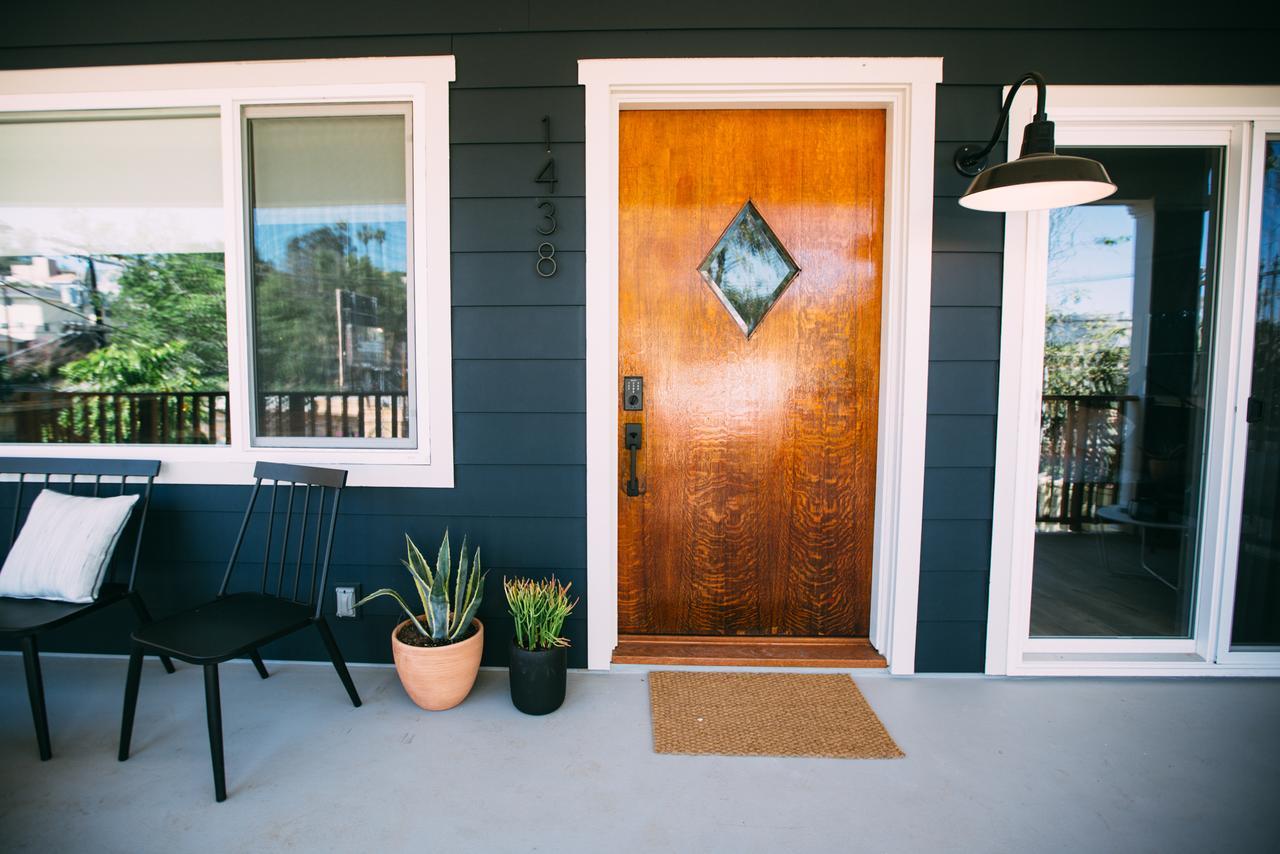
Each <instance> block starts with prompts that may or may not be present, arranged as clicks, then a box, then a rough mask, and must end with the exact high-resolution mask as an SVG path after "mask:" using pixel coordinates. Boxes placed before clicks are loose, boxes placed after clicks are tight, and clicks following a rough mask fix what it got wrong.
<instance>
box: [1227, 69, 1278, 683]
mask: <svg viewBox="0 0 1280 854" xmlns="http://www.w3.org/2000/svg"><path fill="white" fill-rule="evenodd" d="M1272 92H1273V100H1272V103H1273V104H1274V103H1280V90H1275V89H1273V90H1272ZM1269 112H1270V116H1271V117H1270V118H1265V119H1262V118H1260V119H1259V120H1258V121H1255V122H1253V128H1252V139H1251V141H1250V146H1249V158H1248V159H1247V160H1246V161H1245V167H1244V170H1243V171H1244V173H1245V179H1246V180H1247V181H1248V186H1249V187H1250V188H1251V190H1252V192H1251V193H1250V195H1249V200H1248V211H1247V213H1246V216H1245V228H1246V234H1245V248H1244V286H1243V294H1242V295H1241V299H1240V314H1241V320H1240V332H1239V350H1240V367H1239V371H1238V372H1237V376H1236V378H1235V379H1236V384H1235V387H1234V389H1233V395H1234V397H1233V400H1234V403H1235V411H1236V413H1237V415H1238V417H1237V418H1236V419H1235V422H1234V424H1233V431H1232V436H1231V459H1230V460H1229V465H1230V467H1231V472H1232V476H1231V484H1230V491H1229V494H1228V496H1227V501H1228V506H1227V533H1226V542H1225V545H1224V553H1223V557H1224V559H1225V560H1226V561H1227V563H1226V564H1225V566H1226V571H1225V572H1223V573H1222V580H1221V593H1220V595H1219V608H1220V611H1219V614H1218V627H1219V629H1218V633H1217V634H1218V636H1217V649H1216V652H1217V661H1218V663H1219V664H1227V665H1231V666H1232V667H1235V668H1240V669H1241V670H1245V671H1246V672H1256V670H1257V669H1267V670H1269V671H1271V672H1276V673H1280V651H1276V650H1233V649H1232V648H1231V629H1232V619H1233V617H1234V610H1235V601H1236V574H1237V570H1238V568H1239V566H1238V562H1239V556H1240V524H1241V522H1242V521H1243V519H1242V517H1243V511H1244V476H1245V452H1246V451H1247V450H1248V447H1247V445H1248V438H1249V425H1248V424H1247V423H1246V422H1245V420H1244V417H1243V415H1244V412H1245V411H1246V409H1247V407H1248V400H1249V394H1250V392H1251V391H1252V389H1251V384H1252V381H1253V347H1254V327H1255V323H1256V320H1257V309H1258V262H1259V257H1258V256H1259V254H1260V253H1261V244H1262V213H1263V211H1262V197H1263V193H1262V182H1263V178H1264V175H1265V172H1266V157H1267V135H1268V134H1272V135H1275V134H1280V107H1278V108H1275V109H1273V110H1271V111H1269Z"/></svg>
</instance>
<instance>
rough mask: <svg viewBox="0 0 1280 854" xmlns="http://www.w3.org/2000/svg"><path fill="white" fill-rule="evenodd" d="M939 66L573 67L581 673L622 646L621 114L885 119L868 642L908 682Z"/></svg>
mask: <svg viewBox="0 0 1280 854" xmlns="http://www.w3.org/2000/svg"><path fill="white" fill-rule="evenodd" d="M941 80H942V60H941V59H940V58H878V59H863V58H799V59H781V58H753V59H597V60H580V61H579V63H578V82H579V83H582V84H583V85H585V86H586V212H587V216H586V219H587V243H586V259H587V260H586V294H587V296H586V327H587V329H586V332H587V350H586V358H587V364H586V374H587V401H586V409H587V665H588V667H590V668H591V669H593V670H605V669H608V668H609V665H610V661H611V658H612V655H613V649H614V647H615V646H616V645H617V642H618V506H617V502H618V498H617V496H618V489H619V486H618V482H617V448H618V443H619V441H620V439H619V432H618V431H619V428H618V418H617V409H618V405H617V398H618V394H619V393H620V390H619V389H618V388H617V382H618V381H617V377H618V261H617V259H618V112H619V111H620V110H626V109H706V108H719V109H726V108H738V109H747V108H752V107H757V108H758V107H771V108H805V107H807V108H813V107H825V108H836V107H843V108H850V107H868V108H876V109H883V110H885V111H886V114H887V115H886V118H887V124H886V128H887V134H886V135H887V139H886V141H885V158H886V162H885V166H886V170H885V172H886V186H885V230H884V241H885V242H884V267H883V269H884V273H883V281H882V291H883V298H882V301H883V317H882V333H881V335H882V338H881V343H882V347H881V362H880V407H879V412H880V414H879V439H878V443H877V461H876V510H875V537H874V546H873V556H872V565H873V569H872V586H873V592H872V597H873V606H872V612H871V642H872V644H873V645H874V646H875V647H876V649H877V650H879V651H880V653H881V654H882V655H884V656H885V658H886V660H887V661H888V664H889V669H890V671H891V672H893V673H912V672H914V670H915V642H916V598H917V593H918V589H919V576H920V525H921V513H922V504H923V494H924V438H925V402H926V396H927V387H928V358H929V354H928V347H927V346H925V344H924V342H927V341H928V340H929V290H930V269H931V263H932V242H933V241H932V235H933V154H934V149H933V136H934V102H935V90H936V87H937V84H938V83H940V82H941Z"/></svg>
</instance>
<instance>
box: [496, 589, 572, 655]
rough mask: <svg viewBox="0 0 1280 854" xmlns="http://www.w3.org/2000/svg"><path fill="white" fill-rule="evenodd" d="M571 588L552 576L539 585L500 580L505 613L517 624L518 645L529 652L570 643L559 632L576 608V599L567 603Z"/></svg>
mask: <svg viewBox="0 0 1280 854" xmlns="http://www.w3.org/2000/svg"><path fill="white" fill-rule="evenodd" d="M571 586H573V585H572V584H571V583H570V584H561V583H560V582H559V581H557V580H556V578H555V576H554V575H553V576H552V577H551V578H547V579H543V580H542V581H533V580H532V579H528V578H504V579H502V589H503V591H504V592H505V593H506V594H507V609H508V610H509V611H510V612H511V618H512V619H513V620H515V624H516V644H517V645H519V646H520V647H522V648H524V649H529V650H538V649H551V648H552V647H556V646H568V645H569V641H567V640H566V639H564V638H562V637H560V630H561V629H562V628H564V621H565V618H566V617H568V616H569V614H570V613H572V612H573V609H574V606H576V605H577V604H578V600H577V599H574V600H573V601H572V602H570V601H569V588H570V587H571Z"/></svg>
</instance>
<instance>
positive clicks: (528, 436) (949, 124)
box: [0, 0, 1280, 671]
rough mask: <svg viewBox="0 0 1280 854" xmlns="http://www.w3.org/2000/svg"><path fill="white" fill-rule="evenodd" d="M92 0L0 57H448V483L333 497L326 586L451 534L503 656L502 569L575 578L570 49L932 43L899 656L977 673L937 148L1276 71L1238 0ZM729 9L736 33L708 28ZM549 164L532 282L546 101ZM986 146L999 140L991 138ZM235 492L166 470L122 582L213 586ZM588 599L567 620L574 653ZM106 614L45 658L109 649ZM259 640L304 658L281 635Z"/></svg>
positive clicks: (1265, 36)
mask: <svg viewBox="0 0 1280 854" xmlns="http://www.w3.org/2000/svg"><path fill="white" fill-rule="evenodd" d="M361 10H362V11H361V13H360V14H352V13H351V7H350V4H348V3H344V2H339V0H310V2H308V3H305V4H303V3H300V2H290V0H281V2H276V3H265V4H264V3H261V2H252V3H251V2H247V0H226V2H222V3H218V4H212V5H210V4H195V5H187V6H180V5H175V4H174V3H172V2H171V0H137V2H134V3H133V4H131V12H130V14H128V15H122V14H119V12H118V10H116V9H114V8H113V7H112V6H111V4H104V3H100V2H88V0H49V2H44V3H20V4H15V6H14V8H12V9H8V10H6V20H5V26H4V27H3V28H0V67H7V68H23V67H50V66H62V65H113V64H132V63H158V62H189V61H202V60H205V61H213V60H235V59H290V58H311V57H336V56H371V55H412V54H442V53H453V54H454V55H455V56H456V57H457V70H458V79H457V82H456V83H455V84H454V87H453V91H452V96H451V99H450V110H451V115H450V141H451V143H452V146H451V152H452V154H451V176H452V177H451V184H452V192H453V196H454V201H453V206H452V213H453V234H452V247H453V250H454V254H453V304H454V311H453V333H454V409H455V441H456V462H457V488H456V489H454V490H432V491H428V490H370V489H364V490H351V494H350V497H349V500H348V501H347V502H346V504H345V510H346V515H345V516H344V518H343V520H342V523H341V526H342V527H341V529H340V532H339V539H338V544H337V550H336V555H335V566H334V568H333V578H332V580H333V581H335V582H342V581H358V582H360V583H361V584H363V585H364V588H365V590H369V589H372V588H373V587H375V586H378V585H382V584H397V585H400V584H402V576H401V573H402V570H400V569H399V567H398V563H397V562H398V560H399V557H400V549H401V537H402V535H403V533H404V532H406V531H407V532H409V533H410V534H412V535H413V536H414V537H416V538H419V539H420V540H422V541H425V542H427V543H434V542H435V541H436V539H437V538H438V536H439V534H440V532H441V531H443V530H444V528H446V527H448V528H449V529H450V530H451V531H452V532H453V533H454V535H455V536H456V535H459V534H461V533H462V532H464V531H465V532H469V533H470V534H471V536H472V537H473V539H474V540H475V541H476V542H479V543H480V544H481V545H482V547H483V550H484V558H485V563H486V565H487V566H489V567H490V569H491V575H490V585H489V589H488V591H487V593H488V598H487V600H486V604H485V606H484V609H483V611H482V615H483V617H484V618H485V619H486V621H487V622H488V624H489V626H490V631H489V632H488V633H487V638H488V647H487V649H486V658H485V660H486V662H488V663H502V662H504V661H505V658H506V654H505V649H504V646H505V638H506V636H507V635H508V633H509V632H508V627H507V625H506V618H505V616H504V615H503V608H502V601H501V593H500V589H499V587H498V584H499V582H500V580H501V576H502V575H503V574H504V573H511V572H522V573H549V572H552V571H554V572H556V573H558V574H559V575H560V576H561V577H562V578H565V579H568V580H572V581H573V583H574V588H575V590H577V591H579V592H583V593H585V588H586V577H585V566H586V554H585V552H586V530H585V502H586V496H585V470H584V463H585V437H584V430H583V426H584V425H583V418H582V413H583V411H584V397H585V391H584V388H585V366H584V362H583V355H584V352H585V349H584V348H585V329H584V323H585V320H584V314H583V308H582V307H583V304H584V293H585V287H584V276H583V255H582V249H583V243H584V237H585V234H584V226H583V217H584V210H583V200H582V193H583V162H582V156H583V146H582V144H581V143H582V141H583V98H582V90H581V89H580V88H579V87H578V86H577V85H576V83H577V64H576V63H577V60H578V59H579V58H588V57H615V56H616V57H625V56H735V55H736V56H796V55H814V56H839V55H843V56H849V55H868V56H942V57H944V59H945V71H944V74H945V83H944V85H943V86H941V87H940V88H939V90H938V113H937V115H938V120H937V131H936V138H937V145H936V150H935V153H936V157H935V163H936V170H937V172H936V181H935V192H936V195H937V199H936V209H935V215H934V242H933V249H934V286H933V310H932V311H933V313H932V323H933V330H932V334H931V336H930V376H929V428H928V440H927V448H926V466H927V475H926V482H925V521H924V530H923V545H922V554H921V569H922V572H921V579H920V628H919V633H918V650H917V666H918V668H919V669H920V670H923V671H929V670H939V671H965V670H980V669H981V668H982V666H983V655H984V644H985V635H986V596H987V562H988V559H989V553H990V532H991V492H992V463H993V458H994V446H995V438H994V437H995V410H996V378H997V360H998V356H999V352H998V347H999V331H1000V330H999V320H1000V319H999V306H1000V275H1001V250H1002V244H1003V222H1002V219H1001V218H1000V217H998V216H992V215H990V214H980V213H973V212H969V211H966V210H963V209H961V208H960V207H959V206H958V205H956V203H955V198H956V197H957V196H958V195H959V194H960V193H961V192H963V190H964V186H965V180H964V179H963V178H961V177H960V176H958V175H956V174H955V172H954V171H953V170H952V169H951V167H950V160H951V156H952V153H953V150H954V148H955V146H956V145H958V144H959V143H962V142H975V141H981V140H985V139H986V137H987V136H988V135H989V133H990V123H991V121H992V118H993V116H994V113H995V110H996V108H997V106H998V102H999V98H1000V86H1001V84H1004V83H1006V82H1007V81H1008V80H1009V79H1010V78H1012V77H1014V76H1015V75H1016V74H1017V73H1019V72H1022V71H1024V70H1027V69H1029V68H1036V69H1039V70H1041V71H1043V72H1044V73H1046V74H1047V75H1048V77H1049V80H1050V82H1051V83H1112V84H1119V83H1275V82H1277V80H1278V79H1280V73H1278V72H1277V71H1276V69H1275V64H1274V62H1273V61H1272V59H1271V46H1272V45H1273V44H1274V42H1275V37H1276V20H1275V18H1274V14H1272V16H1271V17H1267V16H1266V15H1264V14H1260V13H1258V12H1257V11H1256V4H1232V3H1230V2H1226V3H1220V4H1218V5H1217V6H1215V12H1214V14H1213V15H1204V14H1203V11H1202V9H1201V8H1200V7H1197V6H1195V5H1193V4H1182V5H1180V4H1168V3H1163V2H1154V0H1142V2H1135V3H1114V2H1102V0H1081V2H1077V3H1073V4H1058V5H1045V4H1040V5H1035V4H1027V3H1022V2H1013V0H993V2H990V3H985V4H978V5H974V4H956V3H949V2H940V0H935V2H928V3H917V4H910V8H908V7H907V5H905V4H892V3H848V2H841V0H799V2H791V3H778V2H776V0H741V2H737V3H734V4H733V5H732V7H731V8H730V7H727V6H726V4H724V3H720V2H710V0H646V2H644V3H640V4H615V3H600V2H588V0H572V1H571V2H565V1H564V0H555V1H554V2H553V0H501V2H494V0H490V1H489V2H474V3H440V2H434V3H433V2H421V3H414V4H403V3H397V2H392V0H368V1H367V2H365V3H363V4H362V5H361ZM726 23H729V24H731V25H732V27H733V29H722V27H724V26H725V25H726ZM545 114H550V115H552V117H553V125H552V132H553V142H554V143H555V154H556V158H557V163H558V166H559V178H560V181H561V183H560V185H559V187H558V192H557V199H556V204H557V208H558V210H557V217H558V219H559V222H560V228H559V231H558V232H557V234H556V245H557V255H556V258H557V260H558V261H559V265H560V270H559V275H558V276H557V277H556V278H555V279H552V280H543V279H540V278H538V277H537V276H536V275H534V273H533V266H532V260H533V255H532V253H531V251H530V250H531V249H532V247H533V246H534V245H536V241H537V239H538V238H537V237H536V234H535V232H534V230H533V227H534V225H535V223H536V222H537V220H536V217H535V211H534V209H533V200H534V197H535V196H536V195H538V193H539V188H538V186H537V185H535V184H534V183H533V181H532V178H533V176H534V174H536V172H537V170H538V168H540V166H541V161H542V154H543V151H542V147H541V145H540V143H541V141H542V126H541V123H540V119H541V118H542V116H543V115H545ZM995 156H996V157H1000V156H1003V155H1002V152H997V154H996V155H995ZM245 495H246V493H245V490H244V489H242V488H238V487H198V486H172V487H162V488H160V489H159V490H158V493H157V496H156V506H155V519H156V524H155V525H153V526H152V527H151V529H150V532H151V535H150V536H149V538H148V542H147V545H146V555H145V557H146V559H145V563H144V566H143V569H142V575H141V579H140V583H141V585H142V589H143V590H144V591H145V592H146V594H147V596H148V597H149V599H150V600H151V604H152V607H153V610H154V611H156V612H158V613H166V612H169V611H172V610H175V609H177V608H180V607H183V606H185V605H188V604H191V603H194V602H197V601H199V600H200V599H201V598H203V597H207V596H209V595H211V594H212V593H213V592H214V590H215V589H216V586H217V583H218V580H219V579H220V577H221V572H222V566H221V563H220V561H221V560H222V559H223V557H224V555H225V553H226V550H227V547H228V545H229V543H230V541H231V540H232V538H233V537H234V535H235V530H236V525H237V524H238V513H239V511H240V508H241V507H242V505H243V501H244V500H245ZM388 605H389V603H387V602H385V601H381V602H378V603H376V604H375V605H372V606H370V608H369V611H368V613H367V614H366V615H365V616H364V617H363V618H362V619H361V620H359V621H356V622H346V621H343V622H338V623H336V624H335V627H336V630H337V632H338V634H339V638H340V641H341V643H342V645H343V647H344V649H345V650H346V651H347V653H348V655H349V657H350V658H351V659H353V660H356V661H385V660H387V657H388V644H387V639H386V636H387V634H388V633H389V632H390V630H391V627H392V625H393V624H394V622H395V620H396V616H395V614H394V611H393V610H392V609H391V608H390V607H387V606H388ZM585 619H586V606H585V600H584V602H583V604H581V605H580V606H579V610H578V613H577V614H575V616H574V618H573V619H572V620H571V621H570V625H569V629H568V632H569V635H570V638H571V639H572V640H573V642H574V646H573V651H572V658H571V660H572V663H573V664H575V665H582V664H583V663H584V662H585V653H586V638H585V628H586V622H585ZM127 626H128V621H127V619H126V615H124V614H112V613H106V614H102V615H100V616H97V617H94V618H93V619H91V620H89V621H86V622H85V623H84V624H82V625H80V626H76V627H73V628H69V629H68V630H66V631H65V632H63V633H62V634H60V635H57V636H54V637H51V638H49V640H48V642H47V643H46V647H47V648H49V649H72V650H86V651H88V650H102V651H111V652H121V651H123V650H124V648H125V637H126V634H125V632H126V629H127ZM267 654H268V655H271V656H291V657H299V658H318V657H320V656H321V650H320V648H319V646H318V645H317V644H316V643H315V642H314V639H312V638H309V637H306V636H303V637H298V638H292V639H289V640H287V641H284V642H281V643H280V644H277V645H276V646H275V647H273V648H272V649H270V650H268V651H267Z"/></svg>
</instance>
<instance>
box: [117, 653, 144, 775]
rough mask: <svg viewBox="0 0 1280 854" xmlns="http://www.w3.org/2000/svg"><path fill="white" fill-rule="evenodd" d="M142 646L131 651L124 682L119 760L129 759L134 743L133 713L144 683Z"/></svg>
mask: <svg viewBox="0 0 1280 854" xmlns="http://www.w3.org/2000/svg"><path fill="white" fill-rule="evenodd" d="M142 656H143V649H142V644H139V643H135V644H134V645H133V648H132V649H130V650H129V673H128V675H127V676H126V677H125V680H124V712H123V713H122V714H121V715H120V752H119V754H118V755H117V757H116V758H117V759H119V760H120V761H121V762H124V761H125V760H126V759H128V758H129V744H130V742H132V741H133V713H134V712H135V711H136V710H137V708H138V683H139V682H141V681H142Z"/></svg>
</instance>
